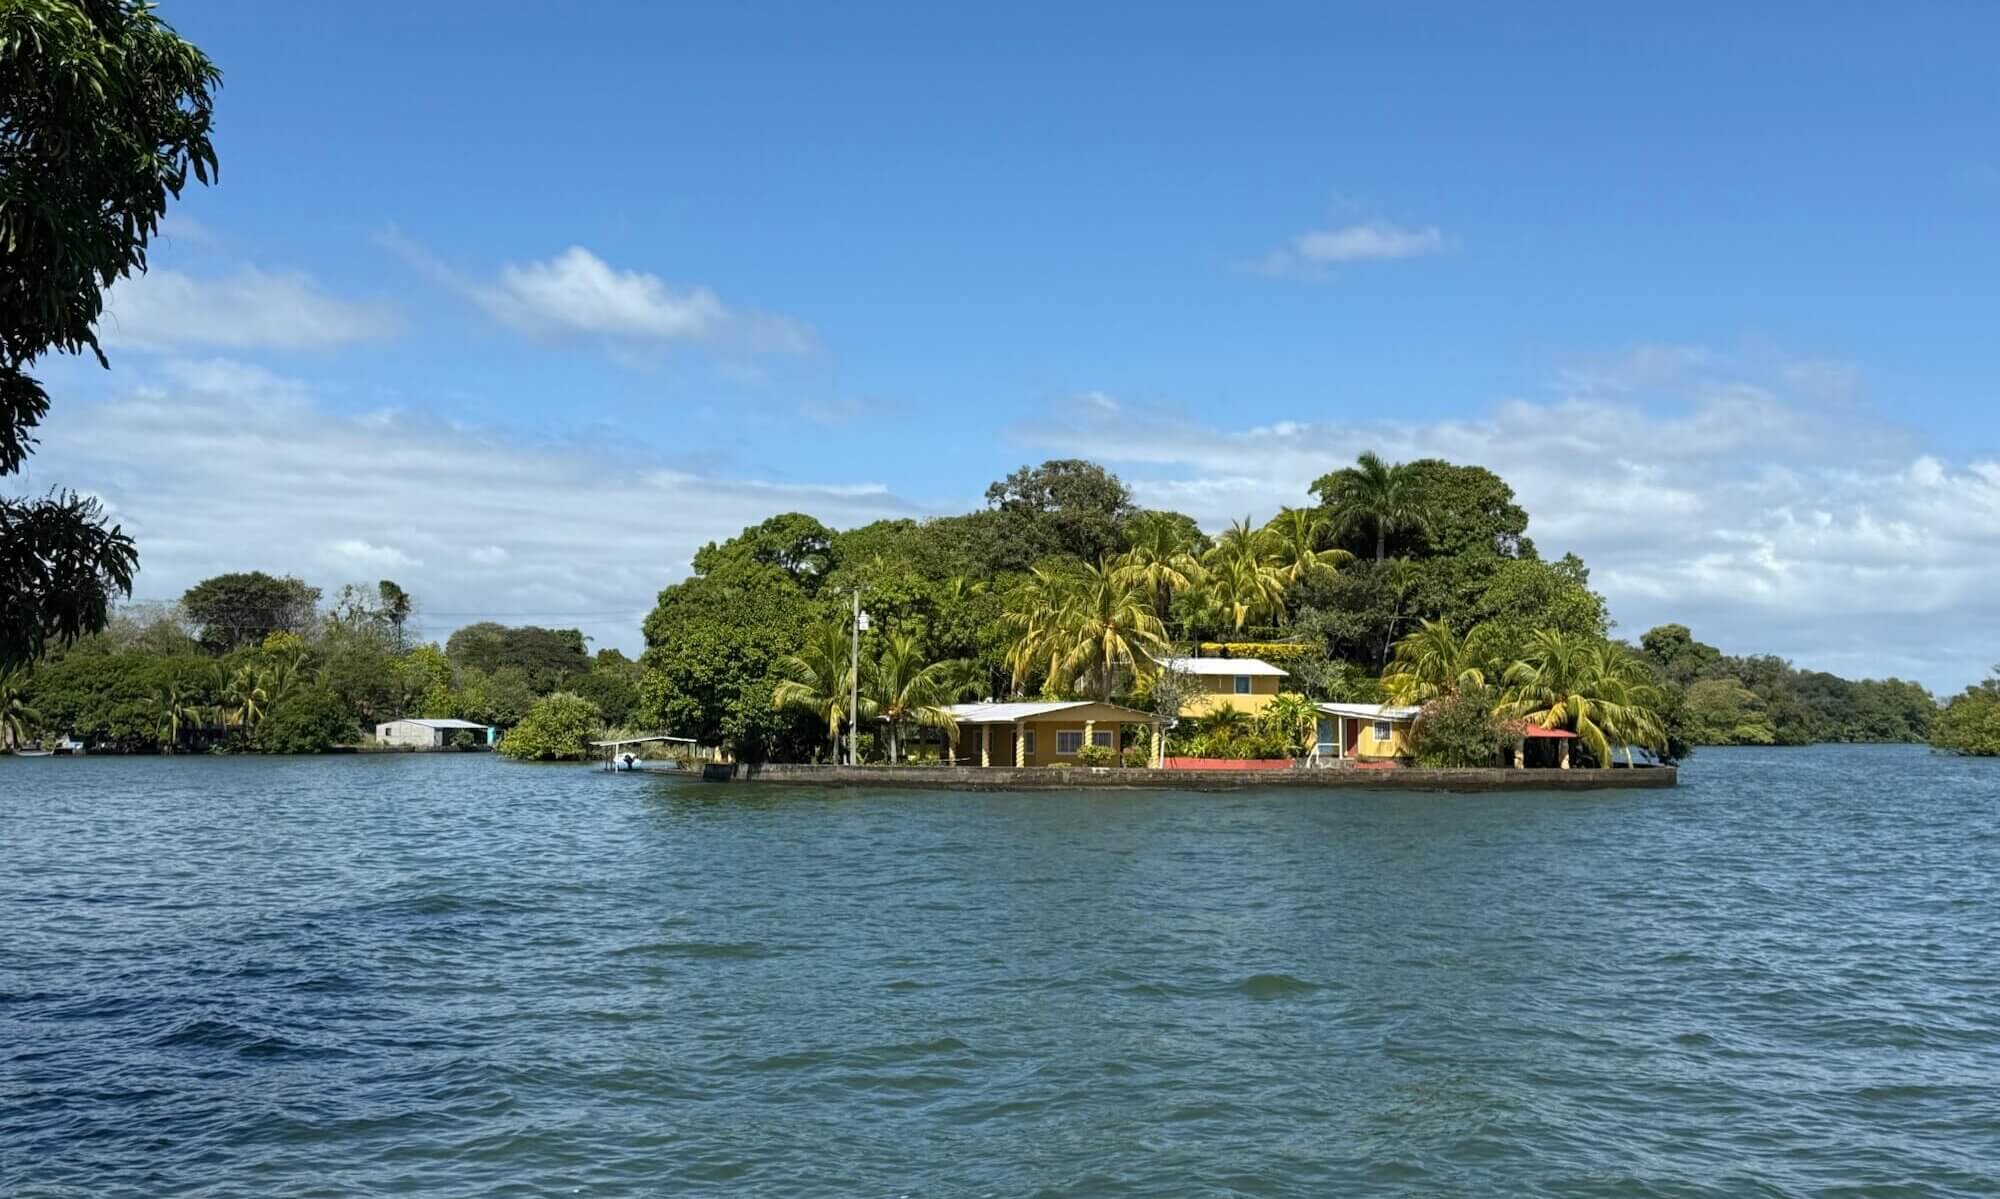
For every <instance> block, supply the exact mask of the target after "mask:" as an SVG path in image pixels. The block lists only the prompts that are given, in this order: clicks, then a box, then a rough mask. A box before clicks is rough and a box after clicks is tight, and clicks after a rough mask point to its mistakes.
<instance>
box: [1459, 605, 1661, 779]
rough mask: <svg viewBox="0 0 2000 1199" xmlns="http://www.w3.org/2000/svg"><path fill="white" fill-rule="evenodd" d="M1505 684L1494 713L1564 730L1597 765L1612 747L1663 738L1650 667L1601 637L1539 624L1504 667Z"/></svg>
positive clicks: (1628, 753) (1607, 759)
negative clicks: (1523, 649) (1516, 657)
mask: <svg viewBox="0 0 2000 1199" xmlns="http://www.w3.org/2000/svg"><path fill="white" fill-rule="evenodd" d="M1506 681H1507V689H1506V691H1505V692H1503V693H1502V695H1501V697H1500V703H1499V706H1498V707H1497V708H1496V709H1495V713H1496V714H1497V715H1501V716H1508V717H1512V718H1514V719H1516V720H1526V721H1527V722H1528V723H1530V724H1533V725H1536V726H1538V727H1541V728H1545V729H1568V730H1569V731H1571V732H1573V733H1575V734H1576V735H1577V737H1578V739H1579V740H1581V741H1582V742H1583V743H1584V745H1585V746H1587V747H1588V748H1589V749H1590V753H1591V756H1592V757H1594V758H1596V759H1597V761H1598V763H1599V764H1600V765H1604V766H1609V765H1610V764H1611V752H1612V746H1613V745H1614V744H1616V745H1622V746H1624V747H1625V764H1626V765H1628V766H1629V765H1631V764H1632V750H1631V747H1632V746H1634V745H1643V746H1646V747H1647V748H1651V749H1658V748H1662V747H1664V746H1665V744H1666V730H1665V728H1664V726H1663V725H1662V724H1661V721H1660V715H1659V707H1660V703H1661V693H1660V688H1659V685H1658V683H1657V682H1655V681H1654V675H1653V672H1652V670H1651V669H1650V668H1649V667H1648V666H1647V665H1646V664H1645V663H1644V662H1641V661H1640V660H1639V659H1638V658H1636V657H1635V656H1633V655H1632V654H1631V653H1630V652H1628V651H1626V650H1624V649H1622V648H1620V647H1618V646H1615V645H1612V644H1611V643H1610V642H1608V641H1604V640H1602V639H1599V638H1593V637H1580V636H1572V635H1570V634H1567V633H1560V632H1556V631H1555V630H1552V629H1543V630H1541V631H1539V632H1537V633H1535V634H1534V635H1533V636H1532V637H1530V638H1529V639H1528V648H1527V652H1526V653H1524V654H1523V655H1522V656H1521V660H1520V661H1518V662H1515V663H1514V664H1513V665H1512V666H1509V667H1508V668H1507V675H1506Z"/></svg>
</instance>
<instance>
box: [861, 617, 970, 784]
mask: <svg viewBox="0 0 2000 1199" xmlns="http://www.w3.org/2000/svg"><path fill="white" fill-rule="evenodd" d="M959 667H960V664H959V663H958V662H932V663H929V664H926V663H925V662H924V660H923V655H922V654H921V653H920V652H919V651H918V648H917V639H916V638H915V637H913V636H911V635H910V634H908V633H894V634H891V635H890V637H889V639H888V641H887V642H886V643H885V644H884V645H883V646H882V652H881V653H880V654H879V655H878V656H877V657H876V658H875V660H874V661H873V662H871V663H869V664H868V669H867V670H865V671H864V672H863V673H862V678H861V690H862V693H863V694H864V695H865V696H866V697H867V698H868V702H869V703H870V704H872V705H873V706H874V709H875V711H876V712H877V713H879V714H880V715H881V718H882V719H883V720H885V721H887V722H888V725H889V761H890V762H892V763H893V762H895V761H897V760H899V759H900V758H901V756H902V754H901V750H902V730H903V726H904V725H912V724H913V725H916V726H917V727H918V728H927V729H945V730H947V731H956V730H957V728H958V722H957V721H955V720H953V719H952V716H951V710H950V708H949V707H948V706H947V705H949V704H950V703H951V695H952V691H953V683H954V682H955V681H956V678H957V675H958V672H959Z"/></svg>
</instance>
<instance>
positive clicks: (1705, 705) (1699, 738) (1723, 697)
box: [1685, 678, 1778, 745]
mask: <svg viewBox="0 0 2000 1199" xmlns="http://www.w3.org/2000/svg"><path fill="white" fill-rule="evenodd" d="M1685 702H1686V704H1687V718H1688V724H1689V731H1690V734H1691V736H1692V737H1693V739H1694V742H1695V744H1697V745H1772V744H1775V743H1776V742H1777V739H1778V734H1777V730H1776V729H1774V728H1773V727H1772V726H1771V715H1770V712H1769V710H1768V709H1767V708H1766V707H1765V704H1764V701H1763V699H1762V698H1761V697H1759V696H1758V695H1757V693H1756V692H1754V691H1752V690H1750V689H1749V688H1748V687H1745V686H1744V685H1743V684H1742V683H1739V682H1737V681H1736V680H1735V679H1722V678H1715V679H1701V680H1698V681H1696V682H1694V683H1692V684H1690V685H1689V686H1688V688H1687V691H1686V698H1685Z"/></svg>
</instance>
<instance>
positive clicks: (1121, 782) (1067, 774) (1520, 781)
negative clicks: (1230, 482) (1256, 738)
mask: <svg viewBox="0 0 2000 1199" xmlns="http://www.w3.org/2000/svg"><path fill="white" fill-rule="evenodd" d="M703 777H704V778H706V779H710V780H711V781H722V780H725V779H728V778H731V777H733V779H734V780H735V781H738V782H744V781H749V782H762V783H797V784H813V785H817V786H833V787H923V788H932V789H944V790H954V791H1074V790H1080V789H1082V788H1086V787H1106V788H1114V789H1115V788H1150V789H1156V790H1172V791H1238V790H1242V789H1243V788H1246V787H1300V788H1306V789H1311V790H1331V789H1346V790H1365V791H1388V790H1395V791H1600V790H1606V789H1612V788H1624V787H1671V786H1673V785H1674V784H1675V783H1676V781H1677V780H1678V772H1677V771H1676V770H1675V769H1674V768H1673V767H1671V766H1663V767H1657V768H1653V769H1644V770H1480V769H1466V770H1426V769H1422V768H1418V767H1405V768H1400V769H1396V770H1356V769H1352V768H1347V767H1337V766H1336V767H1328V768H1325V769H1318V770H1307V769H1298V768H1295V769H1291V770H1259V771H1253V772H1240V773H1239V772H1234V771H1219V770H1147V769H1129V768H1125V767H1116V766H1099V767H1089V766H1035V767H1029V768H1027V769H1017V768H1009V767H992V768H990V769H981V768H979V767H975V766H826V765H813V764H802V763H777V762H770V763H765V764H763V765H751V764H747V763H745V764H739V765H737V766H735V767H734V768H733V771H732V768H730V767H727V766H721V767H713V766H712V767H710V768H709V770H707V771H704V772H703Z"/></svg>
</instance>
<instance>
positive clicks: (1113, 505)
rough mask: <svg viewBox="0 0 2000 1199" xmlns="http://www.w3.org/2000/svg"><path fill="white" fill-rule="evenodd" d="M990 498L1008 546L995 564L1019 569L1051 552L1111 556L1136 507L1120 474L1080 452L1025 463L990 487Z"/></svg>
mask: <svg viewBox="0 0 2000 1199" xmlns="http://www.w3.org/2000/svg"><path fill="white" fill-rule="evenodd" d="M986 503H987V505H988V507H989V508H990V509H992V510H994V511H995V512H997V513H998V515H999V521H998V526H999V527H998V537H999V539H1000V541H1001V542H1002V543H1003V545H1005V546H1007V547H1010V548H1008V550H1007V552H1005V554H1004V557H1003V560H1002V562H1001V563H995V565H1003V566H1004V567H1005V568H1008V569H1012V570H1017V571H1018V570H1025V569H1027V568H1028V567H1029V566H1032V565H1033V564H1034V563H1036V562H1040V561H1042V560H1043V559H1045V558H1051V557H1069V558H1074V559H1076V560H1077V561H1079V562H1101V561H1104V560H1106V559H1109V558H1111V557H1112V556H1114V555H1116V554H1117V553H1119V552H1120V551H1121V550H1123V549H1124V548H1125V538H1124V535H1123V532H1122V530H1121V525H1122V524H1123V523H1124V521H1125V520H1126V519H1128V518H1129V517H1131V516H1132V515H1133V514H1134V513H1135V512H1136V511H1137V509H1136V508H1135V507H1134V506H1133V504H1132V493H1131V492H1130V491H1128V490H1126V488H1125V484H1123V483H1121V482H1120V481H1119V480H1118V477H1117V476H1116V475H1113V474H1112V473H1111V472H1110V471H1107V470H1105V469H1104V468H1103V467H1101V466H1099V465H1098V464H1096V463H1095V462H1087V461H1084V460H1083V459H1080V458H1059V459H1052V460H1050V461H1048V462H1044V463H1042V464H1041V465H1040V466H1034V467H1029V466H1023V467H1022V468H1021V469H1019V470H1017V471H1015V472H1014V473H1013V474H1010V475H1008V476H1007V477H1006V478H1005V479H1002V480H1000V481H999V482H997V483H995V484H993V485H992V486H991V487H988V488H987V489H986Z"/></svg>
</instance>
